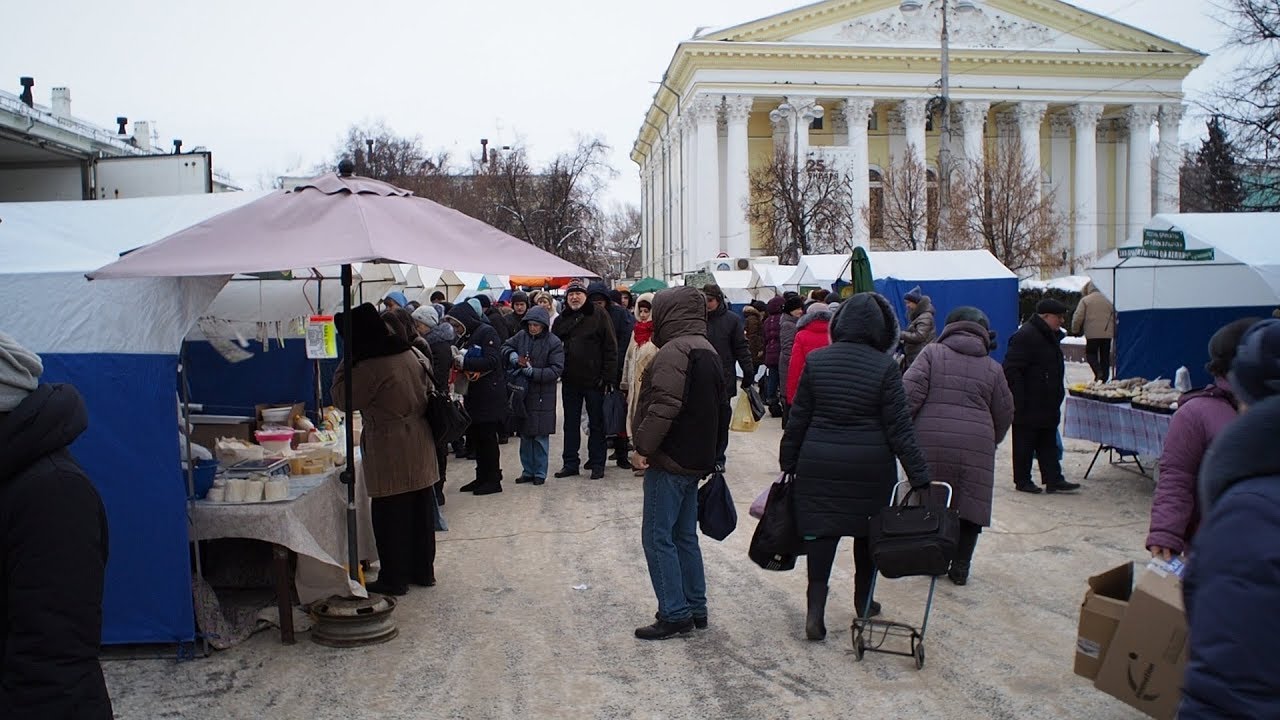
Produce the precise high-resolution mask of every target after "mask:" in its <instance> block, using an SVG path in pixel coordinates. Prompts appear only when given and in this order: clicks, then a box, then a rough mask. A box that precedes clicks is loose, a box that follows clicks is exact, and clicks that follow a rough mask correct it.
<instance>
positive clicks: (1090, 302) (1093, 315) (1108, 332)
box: [1071, 283, 1116, 340]
mask: <svg viewBox="0 0 1280 720" xmlns="http://www.w3.org/2000/svg"><path fill="white" fill-rule="evenodd" d="M1084 290H1085V296H1084V297H1083V298H1082V299H1081V300H1080V303H1079V304H1078V305H1076V313H1075V315H1074V316H1073V317H1072V318H1071V334H1072V335H1079V334H1080V333H1081V331H1082V330H1083V331H1084V337H1085V339H1087V340H1101V339H1111V338H1113V337H1115V335H1116V309H1115V306H1113V305H1112V304H1111V301H1110V300H1108V299H1107V296H1106V295H1103V294H1102V292H1101V291H1099V290H1098V288H1096V287H1094V286H1093V283H1089V284H1088V285H1085V288H1084Z"/></svg>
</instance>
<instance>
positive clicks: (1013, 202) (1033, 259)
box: [947, 138, 1068, 277]
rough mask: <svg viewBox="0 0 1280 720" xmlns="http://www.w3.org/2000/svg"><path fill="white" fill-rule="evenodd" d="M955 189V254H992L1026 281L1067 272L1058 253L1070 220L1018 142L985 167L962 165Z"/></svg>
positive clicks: (1003, 147) (951, 241)
mask: <svg viewBox="0 0 1280 720" xmlns="http://www.w3.org/2000/svg"><path fill="white" fill-rule="evenodd" d="M951 187H952V198H951V207H952V214H951V227H950V228H947V233H948V236H949V237H948V242H947V246H948V248H949V249H959V248H962V247H968V248H978V249H984V250H988V251H990V253H991V254H992V255H995V256H996V258H997V259H998V260H1000V262H1001V263H1003V264H1004V266H1005V267H1007V268H1009V269H1010V270H1012V271H1013V272H1014V273H1016V274H1017V275H1019V276H1022V277H1027V276H1030V275H1033V274H1035V273H1036V272H1037V271H1041V270H1046V271H1048V270H1056V269H1058V268H1060V267H1062V264H1063V262H1062V257H1061V255H1060V254H1059V253H1058V252H1057V251H1056V250H1057V244H1058V241H1059V238H1060V237H1061V235H1060V233H1061V230H1062V228H1063V227H1067V222H1068V219H1067V218H1065V217H1063V216H1062V214H1061V213H1059V212H1058V211H1057V209H1056V208H1055V202H1054V193H1053V192H1052V191H1049V192H1041V191H1040V172H1039V170H1038V169H1036V168H1030V167H1028V166H1027V164H1026V161H1025V159H1024V155H1023V152H1022V145H1021V143H1019V142H1018V140H1017V139H1016V138H1014V139H1012V140H1010V141H1009V142H1007V143H1000V144H999V145H998V147H996V148H995V149H993V150H992V151H990V152H989V153H988V157H987V159H986V162H984V163H982V164H981V165H977V164H975V163H969V164H968V165H967V166H965V165H961V167H960V169H959V171H958V172H957V177H956V179H955V180H953V181H952V183H951Z"/></svg>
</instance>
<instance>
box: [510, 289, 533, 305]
mask: <svg viewBox="0 0 1280 720" xmlns="http://www.w3.org/2000/svg"><path fill="white" fill-rule="evenodd" d="M518 302H522V303H524V304H525V305H528V304H529V293H527V292H525V291H523V290H517V291H515V292H513V293H511V304H512V305H515V304H516V303H518Z"/></svg>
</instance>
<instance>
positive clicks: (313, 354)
mask: <svg viewBox="0 0 1280 720" xmlns="http://www.w3.org/2000/svg"><path fill="white" fill-rule="evenodd" d="M337 357H338V326H337V325H335V324H334V322H333V316H332V315H312V316H311V317H309V318H307V359H308V360H334V359H336V358H337Z"/></svg>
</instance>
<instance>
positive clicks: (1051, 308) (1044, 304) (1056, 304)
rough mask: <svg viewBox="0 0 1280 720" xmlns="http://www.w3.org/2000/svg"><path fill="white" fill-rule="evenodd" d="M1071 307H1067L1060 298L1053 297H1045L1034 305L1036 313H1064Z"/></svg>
mask: <svg viewBox="0 0 1280 720" xmlns="http://www.w3.org/2000/svg"><path fill="white" fill-rule="evenodd" d="M1069 310H1071V308H1069V307H1067V306H1066V304H1065V303H1063V302H1062V301H1061V300H1055V299H1053V298H1045V299H1043V300H1041V301H1040V303H1039V304H1038V305H1036V314H1037V315H1066V314H1067V312H1068V311H1069Z"/></svg>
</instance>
